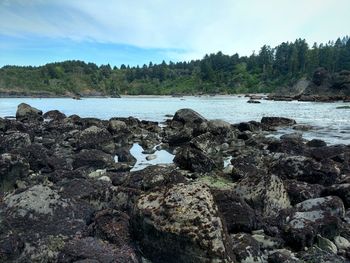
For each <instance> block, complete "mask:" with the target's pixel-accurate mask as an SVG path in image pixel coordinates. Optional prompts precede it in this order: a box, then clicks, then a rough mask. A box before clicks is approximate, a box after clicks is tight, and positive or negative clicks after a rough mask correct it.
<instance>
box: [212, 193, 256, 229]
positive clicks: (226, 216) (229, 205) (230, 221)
mask: <svg viewBox="0 0 350 263" xmlns="http://www.w3.org/2000/svg"><path fill="white" fill-rule="evenodd" d="M212 193H213V196H214V199H215V202H216V204H217V206H218V209H219V212H220V214H221V218H222V219H223V220H224V221H225V224H226V227H227V230H228V232H229V233H238V232H251V231H253V230H256V229H258V227H259V219H258V217H257V215H256V214H255V211H254V210H253V209H252V208H251V207H250V206H249V205H248V204H247V203H246V202H245V201H244V200H243V198H241V197H238V196H237V195H236V194H234V193H233V191H232V190H220V189H215V190H212Z"/></svg>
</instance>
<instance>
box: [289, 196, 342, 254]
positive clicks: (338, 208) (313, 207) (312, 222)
mask: <svg viewBox="0 0 350 263" xmlns="http://www.w3.org/2000/svg"><path fill="white" fill-rule="evenodd" d="M344 215H345V208H344V204H343V202H342V201H341V199H340V198H339V197H334V196H327V197H321V198H315V199H308V200H306V201H303V202H301V203H299V204H297V205H295V211H294V212H293V213H292V214H291V215H290V216H288V217H287V219H286V226H285V235H286V236H285V240H286V241H287V242H288V243H289V245H290V246H291V247H294V248H296V249H303V248H304V247H310V246H312V245H313V243H314V242H315V241H316V236H317V234H320V235H322V236H323V237H326V238H329V239H333V238H334V237H335V236H336V235H338V232H339V228H340V224H341V218H342V217H344Z"/></svg>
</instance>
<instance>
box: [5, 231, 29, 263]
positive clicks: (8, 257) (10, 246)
mask: <svg viewBox="0 0 350 263" xmlns="http://www.w3.org/2000/svg"><path fill="white" fill-rule="evenodd" d="M23 249H24V243H23V241H22V240H21V239H20V237H19V236H17V235H9V236H7V237H5V238H3V239H2V240H0V260H1V262H11V261H13V260H15V258H17V257H18V256H19V255H20V254H21V253H22V251H23Z"/></svg>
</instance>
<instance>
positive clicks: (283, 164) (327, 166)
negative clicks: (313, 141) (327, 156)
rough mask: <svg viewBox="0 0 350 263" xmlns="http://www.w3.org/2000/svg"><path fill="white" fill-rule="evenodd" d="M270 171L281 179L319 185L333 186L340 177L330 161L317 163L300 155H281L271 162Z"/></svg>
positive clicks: (336, 168)
mask: <svg viewBox="0 0 350 263" xmlns="http://www.w3.org/2000/svg"><path fill="white" fill-rule="evenodd" d="M271 171H272V172H273V173H274V174H276V175H278V176H279V177H281V178H283V179H296V180H298V181H304V182H307V183H311V184H321V185H331V184H334V183H335V182H336V181H337V180H338V179H339V177H340V170H339V168H338V167H337V164H336V163H335V162H333V161H332V160H325V161H323V162H317V161H315V160H314V159H312V158H309V157H305V156H300V155H295V156H286V155H281V156H280V158H278V159H277V160H276V161H274V162H272V164H271Z"/></svg>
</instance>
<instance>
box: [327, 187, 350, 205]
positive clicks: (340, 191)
mask: <svg viewBox="0 0 350 263" xmlns="http://www.w3.org/2000/svg"><path fill="white" fill-rule="evenodd" d="M323 194H324V195H333V196H338V197H340V198H341V199H342V200H343V202H344V205H345V207H346V208H350V184H348V183H346V184H334V185H331V186H329V187H327V188H326V189H325V190H324V192H323Z"/></svg>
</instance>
